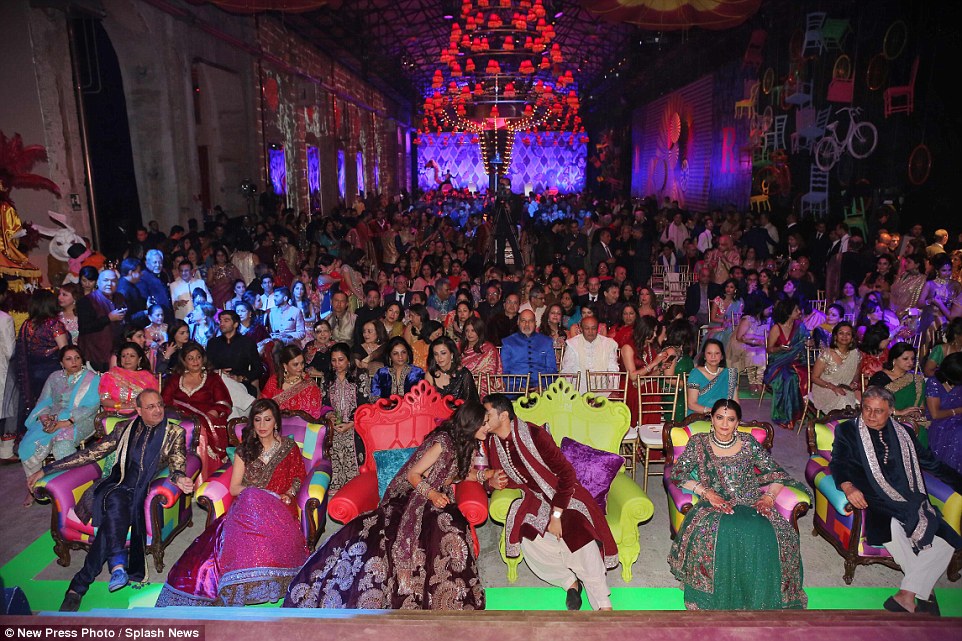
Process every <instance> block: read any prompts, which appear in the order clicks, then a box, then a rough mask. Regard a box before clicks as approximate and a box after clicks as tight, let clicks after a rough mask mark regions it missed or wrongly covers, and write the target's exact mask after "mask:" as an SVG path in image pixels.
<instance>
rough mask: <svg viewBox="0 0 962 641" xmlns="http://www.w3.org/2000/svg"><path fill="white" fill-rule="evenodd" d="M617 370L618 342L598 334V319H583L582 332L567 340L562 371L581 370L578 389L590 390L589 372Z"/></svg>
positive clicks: (569, 372)
mask: <svg viewBox="0 0 962 641" xmlns="http://www.w3.org/2000/svg"><path fill="white" fill-rule="evenodd" d="M589 371H594V372H617V371H618V344H617V343H616V342H615V341H614V339H611V338H608V337H607V336H599V335H598V319H597V318H594V317H591V316H589V317H588V318H585V319H582V321H581V334H579V335H578V336H573V337H572V338H569V339H568V341H567V347H566V348H565V352H564V356H563V357H562V358H561V373H562V374H575V373H578V372H580V373H581V377H580V379H579V381H578V391H579V392H581V393H584V392H587V391H588V372H589Z"/></svg>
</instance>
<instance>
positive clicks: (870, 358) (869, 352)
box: [858, 322, 889, 381]
mask: <svg viewBox="0 0 962 641" xmlns="http://www.w3.org/2000/svg"><path fill="white" fill-rule="evenodd" d="M888 345H889V328H888V326H886V324H885V323H882V322H878V323H875V324H874V325H872V326H870V327H869V328H868V329H867V330H866V331H865V337H864V338H863V339H862V340H861V341H858V346H859V352H861V354H862V362H861V364H860V365H859V374H861V375H862V376H863V377H865V380H866V381H867V380H868V379H869V378H871V377H872V376H874V375H875V373H876V372H880V371H882V365H884V364H885V359H886V358H888Z"/></svg>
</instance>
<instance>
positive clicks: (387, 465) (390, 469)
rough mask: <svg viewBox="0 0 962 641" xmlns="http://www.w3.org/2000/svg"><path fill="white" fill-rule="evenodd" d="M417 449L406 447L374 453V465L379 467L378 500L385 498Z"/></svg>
mask: <svg viewBox="0 0 962 641" xmlns="http://www.w3.org/2000/svg"><path fill="white" fill-rule="evenodd" d="M416 449H418V448H416V447H405V448H401V449H396V450H378V451H376V452H374V465H375V466H377V495H378V498H381V497H383V496H384V492H385V491H386V490H387V486H388V485H390V484H391V481H393V480H394V477H395V476H397V473H398V470H400V469H401V468H402V467H403V466H404V464H405V463H407V462H408V459H410V458H411V455H412V454H414V450H416Z"/></svg>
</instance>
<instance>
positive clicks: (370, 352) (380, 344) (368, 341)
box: [352, 320, 387, 375]
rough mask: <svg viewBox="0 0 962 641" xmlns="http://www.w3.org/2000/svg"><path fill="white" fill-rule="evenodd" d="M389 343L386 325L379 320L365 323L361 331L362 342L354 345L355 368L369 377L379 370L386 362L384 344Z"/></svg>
mask: <svg viewBox="0 0 962 641" xmlns="http://www.w3.org/2000/svg"><path fill="white" fill-rule="evenodd" d="M385 343H387V332H386V331H384V324H383V323H381V321H379V320H370V321H367V322H366V323H364V327H363V328H362V330H361V341H360V342H358V343H355V344H354V350H353V352H352V355H353V358H354V366H355V367H357V368H358V369H362V370H364V371H366V372H367V373H368V374H369V375H372V374H373V373H374V372H376V371H377V370H379V369H380V368H381V367H382V366H383V365H384V361H385V353H384V344H385Z"/></svg>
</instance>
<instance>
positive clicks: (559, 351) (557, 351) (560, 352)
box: [554, 345, 565, 371]
mask: <svg viewBox="0 0 962 641" xmlns="http://www.w3.org/2000/svg"><path fill="white" fill-rule="evenodd" d="M564 355H565V345H562V346H561V347H555V348H554V361H555V364H556V365H557V366H558V371H561V359H562V358H564Z"/></svg>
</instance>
